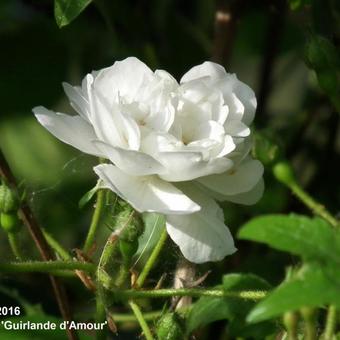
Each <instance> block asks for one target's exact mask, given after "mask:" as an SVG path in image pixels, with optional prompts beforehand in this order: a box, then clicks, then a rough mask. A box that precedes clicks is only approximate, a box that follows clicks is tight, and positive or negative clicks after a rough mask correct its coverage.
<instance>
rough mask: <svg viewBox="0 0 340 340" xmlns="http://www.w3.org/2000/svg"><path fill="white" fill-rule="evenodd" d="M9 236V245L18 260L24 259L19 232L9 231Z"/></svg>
mask: <svg viewBox="0 0 340 340" xmlns="http://www.w3.org/2000/svg"><path fill="white" fill-rule="evenodd" d="M7 236H8V242H9V245H10V247H11V249H12V252H13V254H14V256H15V257H16V259H17V260H19V261H22V260H23V258H24V257H23V255H22V253H21V249H20V245H19V242H18V235H17V233H7Z"/></svg>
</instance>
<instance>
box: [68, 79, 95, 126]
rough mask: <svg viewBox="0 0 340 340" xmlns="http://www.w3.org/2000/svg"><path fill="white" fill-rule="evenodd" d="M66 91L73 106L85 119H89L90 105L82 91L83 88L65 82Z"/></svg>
mask: <svg viewBox="0 0 340 340" xmlns="http://www.w3.org/2000/svg"><path fill="white" fill-rule="evenodd" d="M63 88H64V91H65V93H66V95H67V97H68V99H69V100H70V103H71V106H72V107H73V108H74V109H75V110H76V111H77V112H78V113H79V114H80V115H81V116H82V117H83V118H84V119H85V120H87V121H88V120H89V110H90V105H89V102H88V101H87V100H86V98H85V97H84V95H83V93H82V89H81V88H80V87H77V86H71V85H70V84H68V83H63Z"/></svg>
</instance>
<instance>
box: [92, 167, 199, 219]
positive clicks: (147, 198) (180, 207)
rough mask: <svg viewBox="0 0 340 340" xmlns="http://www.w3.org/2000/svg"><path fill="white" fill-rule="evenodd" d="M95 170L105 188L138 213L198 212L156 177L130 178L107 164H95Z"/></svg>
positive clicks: (191, 204) (171, 187) (193, 204)
mask: <svg viewBox="0 0 340 340" xmlns="http://www.w3.org/2000/svg"><path fill="white" fill-rule="evenodd" d="M94 171H95V173H96V174H97V175H98V176H99V178H100V179H101V180H102V181H103V182H104V184H103V186H104V187H106V188H108V189H110V190H112V191H114V192H115V193H117V194H118V195H119V196H121V197H122V198H123V199H125V200H126V201H127V202H129V203H130V204H131V205H132V206H133V207H134V208H135V209H136V210H137V211H140V212H143V211H148V212H158V213H161V214H190V213H193V212H196V211H199V210H200V209H201V207H200V206H199V205H198V204H196V203H195V202H193V201H192V200H191V199H190V198H189V197H187V196H186V195H185V194H183V192H182V191H180V190H179V189H177V188H176V187H175V186H174V185H172V184H170V183H168V182H165V181H163V180H161V179H159V178H158V177H157V176H152V175H151V176H131V175H128V174H126V173H125V172H123V171H122V170H120V169H119V168H118V167H116V166H114V165H110V164H101V165H98V166H96V167H95V168H94Z"/></svg>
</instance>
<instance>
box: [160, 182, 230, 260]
mask: <svg viewBox="0 0 340 340" xmlns="http://www.w3.org/2000/svg"><path fill="white" fill-rule="evenodd" d="M189 186H190V184H189V185H188V184H186V185H185V186H183V187H182V186H181V187H180V188H181V189H182V190H183V191H184V192H185V193H186V194H187V195H188V196H189V197H191V198H192V199H193V200H195V202H197V203H198V204H200V206H201V207H202V209H201V211H199V212H196V213H193V214H190V215H181V216H179V215H166V221H167V222H166V228H167V231H168V233H169V235H170V237H171V238H172V240H173V241H174V242H175V243H176V244H177V245H178V246H179V247H180V249H181V252H182V253H183V255H184V257H185V258H186V259H188V260H189V261H191V262H194V263H204V262H208V261H220V260H222V259H223V258H224V257H225V256H227V255H231V254H233V253H234V252H235V251H236V248H235V246H234V241H233V238H232V236H231V234H230V231H229V229H228V228H227V226H226V225H225V224H224V222H223V212H222V209H221V208H220V207H219V206H218V205H217V204H216V203H215V202H214V200H212V199H210V198H208V197H207V196H206V195H205V194H203V193H201V192H200V191H199V190H198V189H197V188H194V187H193V186H192V185H191V188H190V189H189Z"/></svg>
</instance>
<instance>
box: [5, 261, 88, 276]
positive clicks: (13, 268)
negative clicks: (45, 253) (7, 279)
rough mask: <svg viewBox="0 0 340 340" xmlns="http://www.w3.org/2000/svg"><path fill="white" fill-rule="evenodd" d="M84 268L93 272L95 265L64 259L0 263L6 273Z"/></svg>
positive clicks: (47, 271)
mask: <svg viewBox="0 0 340 340" xmlns="http://www.w3.org/2000/svg"><path fill="white" fill-rule="evenodd" d="M75 269H78V270H83V271H86V272H93V271H94V270H95V266H94V265H93V264H92V263H85V262H64V261H46V262H42V261H34V262H33V261H32V262H14V263H13V262H12V263H0V272H5V273H27V272H39V273H50V272H53V271H55V270H75Z"/></svg>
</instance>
